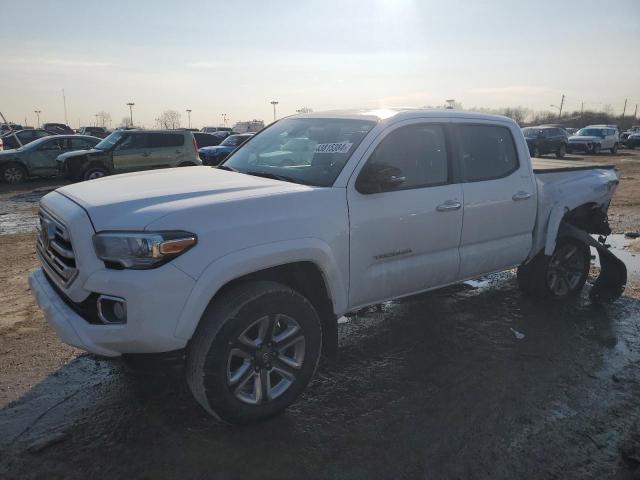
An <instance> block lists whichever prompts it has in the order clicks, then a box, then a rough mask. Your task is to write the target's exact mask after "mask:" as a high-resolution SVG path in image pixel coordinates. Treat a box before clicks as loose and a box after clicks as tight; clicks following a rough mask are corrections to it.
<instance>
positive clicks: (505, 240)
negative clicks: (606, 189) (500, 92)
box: [455, 123, 537, 278]
mask: <svg viewBox="0 0 640 480" xmlns="http://www.w3.org/2000/svg"><path fill="white" fill-rule="evenodd" d="M455 130H456V138H457V142H456V143H457V145H458V158H459V164H460V175H461V180H462V182H463V183H462V189H463V194H464V220H463V225H462V237H461V242H460V271H461V275H460V277H461V278H473V277H475V276H478V275H482V274H485V273H490V272H493V271H499V270H504V269H506V268H509V267H512V266H515V265H519V264H520V263H521V262H522V261H523V260H524V259H525V258H526V257H527V255H528V254H529V251H530V249H531V246H532V234H533V226H534V222H535V218H536V211H537V208H536V195H535V193H536V192H535V184H534V182H533V174H532V172H531V168H530V165H529V164H528V163H527V162H526V161H524V160H521V159H520V158H519V155H518V151H517V147H516V144H515V141H514V137H513V132H512V131H511V129H510V128H509V127H508V126H497V125H490V124H464V123H461V124H458V125H457V127H456V129H455Z"/></svg>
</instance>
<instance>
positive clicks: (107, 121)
mask: <svg viewBox="0 0 640 480" xmlns="http://www.w3.org/2000/svg"><path fill="white" fill-rule="evenodd" d="M96 115H97V117H98V118H97V120H98V123H99V124H100V126H101V127H102V128H106V127H110V126H111V114H110V113H109V112H104V111H102V112H98V113H96Z"/></svg>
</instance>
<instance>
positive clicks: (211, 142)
mask: <svg viewBox="0 0 640 480" xmlns="http://www.w3.org/2000/svg"><path fill="white" fill-rule="evenodd" d="M192 134H193V138H195V139H196V145H197V146H198V148H203V147H213V146H215V145H220V142H222V140H224V138H221V136H220V135H214V134H212V133H203V132H192Z"/></svg>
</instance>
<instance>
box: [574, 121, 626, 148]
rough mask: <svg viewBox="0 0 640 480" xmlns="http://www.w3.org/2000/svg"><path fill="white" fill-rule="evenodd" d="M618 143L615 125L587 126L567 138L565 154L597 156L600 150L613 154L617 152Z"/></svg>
mask: <svg viewBox="0 0 640 480" xmlns="http://www.w3.org/2000/svg"><path fill="white" fill-rule="evenodd" d="M619 142H620V138H619V135H618V128H617V127H616V126H615V125H589V126H587V127H584V128H581V129H580V130H578V131H577V132H576V134H575V135H572V136H570V137H569V144H568V145H567V152H568V153H571V152H574V151H581V152H585V153H596V154H597V153H600V151H601V150H610V151H611V153H613V154H615V153H617V151H618V144H619Z"/></svg>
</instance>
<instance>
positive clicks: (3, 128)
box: [0, 123, 24, 135]
mask: <svg viewBox="0 0 640 480" xmlns="http://www.w3.org/2000/svg"><path fill="white" fill-rule="evenodd" d="M18 130H24V127H23V126H22V125H18V124H17V123H0V135H4V134H5V133H9V132H11V131H14V132H16V131H18Z"/></svg>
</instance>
